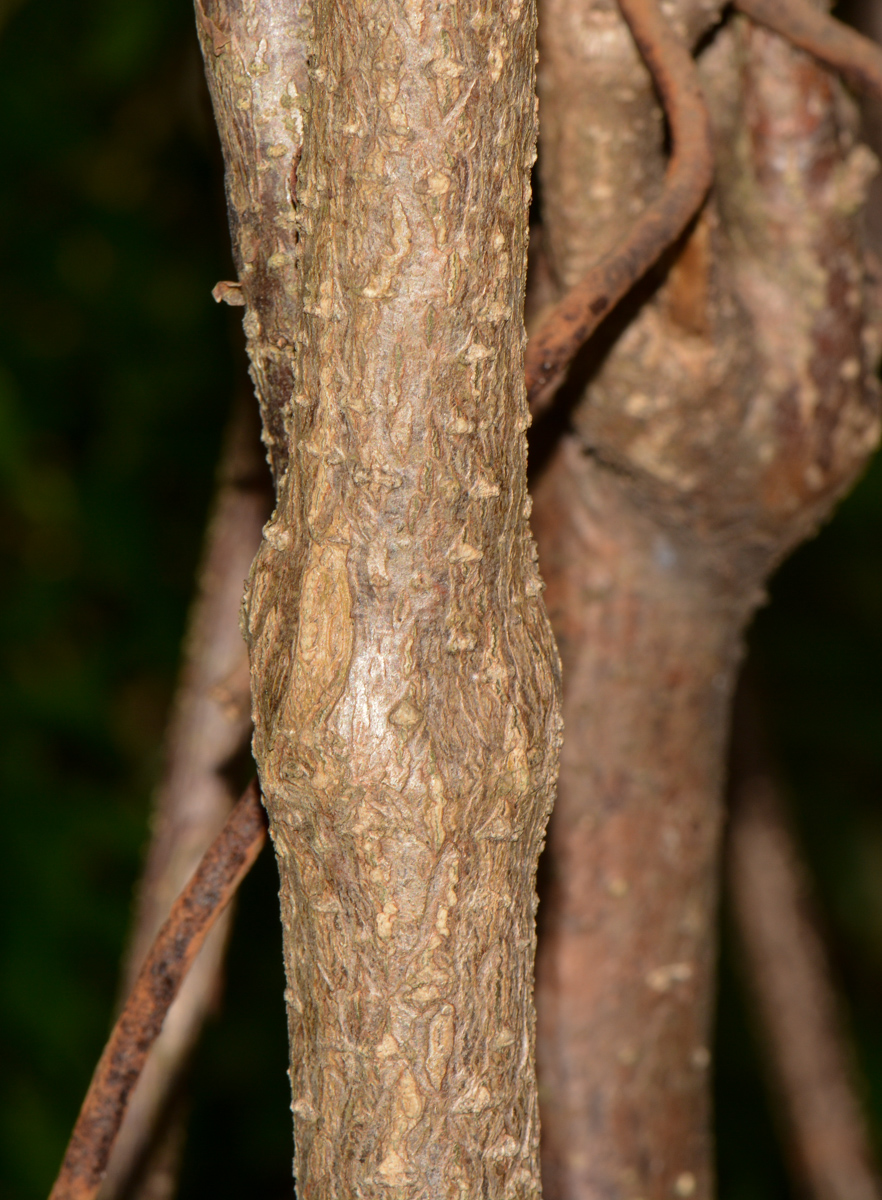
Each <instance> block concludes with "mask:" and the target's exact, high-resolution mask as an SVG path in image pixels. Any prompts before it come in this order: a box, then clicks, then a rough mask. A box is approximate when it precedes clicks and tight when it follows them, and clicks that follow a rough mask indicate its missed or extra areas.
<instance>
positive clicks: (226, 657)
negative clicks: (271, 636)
mask: <svg viewBox="0 0 882 1200" xmlns="http://www.w3.org/2000/svg"><path fill="white" fill-rule="evenodd" d="M269 485H270V481H269V473H268V471H267V469H266V464H265V462H264V456H263V453H262V449H261V446H260V438H259V425H258V421H257V414H256V412H255V411H254V405H253V403H252V402H251V399H250V397H246V396H245V395H244V393H243V394H241V395H240V396H239V397H237V401H236V403H235V405H234V409H233V413H232V417H231V420H230V424H229V428H228V430H227V434H226V438H225V444H224V449H223V453H222V456H221V462H220V466H219V469H218V478H217V490H216V493H215V497H214V502H213V511H212V516H211V519H210V522H209V526H208V530H207V533H206V536H205V544H204V549H203V555H202V562H201V565H200V569H199V574H198V583H197V588H196V598H195V601H194V603H193V606H192V609H191V612H190V618H189V621H188V631H187V637H186V639H185V643H184V650H183V660H182V666H181V673H180V678H179V680H178V685H177V689H176V693H175V698H174V702H173V704H172V712H171V717H170V720H169V724H168V729H167V731H166V736H165V748H164V755H163V768H162V775H161V778H160V780H159V784H158V786H157V789H156V793H155V796H154V801H153V814H152V819H151V826H152V834H151V840H150V846H149V849H148V852H147V856H146V863H145V867H144V874H143V878H142V880H141V883H140V886H139V889H138V900H137V904H136V909H135V914H134V918H133V925H132V931H131V934H130V939H129V947H128V952H127V954H126V962H125V968H124V977H123V987H122V989H121V991H122V994H121V997H120V1002H121V1003H122V1001H123V1000H124V999H125V997H126V996H127V995H128V993H129V992H130V991H131V989H132V986H133V985H134V982H135V979H136V978H137V975H138V971H139V970H140V968H141V965H142V963H143V961H144V958H145V957H146V955H147V953H148V952H149V950H150V946H151V944H152V942H153V940H154V939H155V937H156V934H157V932H158V931H159V929H160V927H161V925H162V923H163V921H164V920H165V919H166V918H167V917H168V914H169V911H170V909H171V906H172V904H173V903H174V900H175V897H176V896H177V895H178V893H179V892H180V890H181V888H182V887H183V886H184V884H185V883H186V882H187V880H188V879H189V878H190V876H191V875H192V873H193V871H194V870H195V869H196V867H197V866H198V864H199V861H200V859H201V857H202V855H203V854H204V853H205V851H206V849H207V848H208V846H209V845H210V844H211V841H212V839H213V838H214V837H215V835H216V834H217V832H218V830H219V829H220V828H221V826H222V825H223V823H224V821H225V820H226V818H227V817H228V816H229V814H230V810H231V809H232V807H233V805H234V804H235V802H236V797H237V789H236V790H234V785H233V784H232V782H231V780H230V778H229V767H230V764H231V762H233V761H234V760H235V759H236V757H237V755H239V754H241V753H242V752H243V751H244V750H245V748H246V746H247V741H248V735H249V730H250V725H251V721H250V702H249V701H250V695H249V679H248V652H247V648H246V645H245V640H244V638H243V637H242V633H241V630H240V629H239V607H240V604H241V600H242V589H243V581H244V579H245V577H246V575H247V574H248V568H249V566H250V565H251V561H252V559H253V558H254V555H255V554H256V553H257V549H258V546H259V545H260V534H261V528H262V526H263V523H264V522H265V521H266V519H267V517H268V516H269V513H270V509H271V499H270V491H271V489H270V486H269ZM229 915H230V914H227V916H226V917H224V919H223V920H220V921H218V923H217V925H216V927H215V929H214V931H213V932H212V934H211V936H210V937H209V938H208V939H207V942H206V945H205V946H204V947H203V950H202V952H201V953H200V955H199V958H198V960H197V961H196V962H194V964H193V968H192V970H191V971H190V972H189V973H188V976H187V980H186V983H185V984H184V985H183V986H182V988H181V991H180V993H179V994H178V997H177V1000H176V1001H175V1004H174V1006H173V1008H172V1010H171V1011H170V1013H169V1016H168V1019H167V1020H166V1021H165V1024H164V1026H163V1029H162V1033H161V1034H160V1036H159V1038H158V1040H157V1042H156V1045H155V1046H154V1048H153V1051H152V1052H151V1054H150V1057H149V1059H148V1061H147V1063H146V1064H145V1067H144V1070H143V1072H142V1074H141V1077H140V1079H139V1081H138V1086H137V1088H136V1089H135V1091H134V1093H133V1094H132V1096H131V1098H130V1101H129V1105H128V1109H127V1111H126V1115H125V1120H124V1121H123V1123H122V1126H121V1128H120V1131H119V1136H118V1137H117V1139H116V1142H115V1144H114V1148H113V1154H112V1155H111V1157H110V1160H109V1162H108V1165H107V1173H106V1175H105V1178H104V1182H103V1184H102V1187H101V1193H100V1200H124V1198H125V1200H139V1198H140V1197H148V1196H150V1195H152V1193H153V1190H154V1184H153V1176H154V1174H157V1175H159V1176H161V1177H163V1178H167V1176H168V1174H169V1172H170V1170H171V1169H172V1166H171V1157H170V1155H169V1153H168V1146H172V1145H179V1144H180V1145H182V1144H183V1139H182V1137H181V1136H180V1134H179V1133H178V1132H173V1131H172V1129H171V1127H170V1125H169V1122H170V1121H172V1123H174V1120H179V1121H183V1120H184V1119H185V1118H184V1114H185V1113H186V1105H183V1104H181V1103H180V1102H179V1099H178V1100H177V1101H176V1092H177V1090H178V1089H179V1087H180V1082H181V1078H182V1076H183V1074H184V1072H185V1071H186V1069H187V1064H188V1063H189V1061H190V1058H191V1056H192V1052H193V1049H194V1046H195V1044H196V1041H197V1039H198V1037H199V1034H200V1032H201V1029H202V1025H203V1022H204V1020H205V1017H206V1014H207V1013H208V1011H209V1010H210V1009H211V1007H212V1005H213V1004H215V1003H216V999H217V995H218V991H219V980H220V969H221V964H222V960H223V955H224V951H225V948H226V939H227V934H228V932H229ZM169 1106H171V1110H173V1111H174V1113H176V1114H177V1116H176V1117H175V1118H174V1119H172V1117H171V1115H170V1114H171V1110H170V1107H169ZM157 1137H159V1138H160V1142H159V1143H157V1140H156V1139H157Z"/></svg>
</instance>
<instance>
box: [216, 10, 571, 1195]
mask: <svg viewBox="0 0 882 1200" xmlns="http://www.w3.org/2000/svg"><path fill="white" fill-rule="evenodd" d="M278 8H279V10H280V11H279V13H276V12H274V11H273V5H272V4H271V3H269V2H268V0H259V2H258V3H252V4H248V5H247V6H246V5H244V3H243V0H238V3H229V4H222V3H220V2H218V0H206V3H200V4H199V5H198V7H197V17H198V21H199V26H200V32H201V37H202V42H203V51H204V54H205V57H206V64H207V68H208V75H209V81H210V84H211V87H212V94H213V98H214V103H215V110H216V113H217V117H218V125H219V128H220V131H221V136H222V140H223V142H224V149H225V155H226V160H227V178H228V197H229V201H230V206H231V224H232V228H233V235H234V245H235V249H236V256H237V266H238V269H239V280H238V284H234V285H232V291H233V292H235V293H236V295H235V296H234V297H230V295H229V293H230V290H231V289H229V288H228V289H227V292H228V298H235V299H241V300H242V301H244V303H245V304H246V306H247V312H246V317H245V328H246V333H247V335H248V338H249V352H250V354H251V360H252V374H253V377H254V379H255V383H256V386H257V390H258V393H259V397H260V402H261V407H262V411H263V413H264V421H265V438H266V440H267V442H268V446H269V449H270V452H271V457H272V461H273V464H274V468H275V471H276V480H277V492H278V496H277V501H278V503H277V509H276V512H275V514H274V516H273V519H272V521H271V522H270V524H269V525H268V526H267V528H266V530H265V535H264V542H263V545H262V547H261V550H260V553H259V555H258V557H257V560H256V561H255V564H254V567H253V570H252V574H251V578H250V582H249V589H248V596H247V600H246V620H247V628H248V637H249V641H250V646H251V663H252V688H253V697H254V719H255V741H254V748H255V755H256V758H257V761H258V766H259V770H260V777H261V782H262V786H263V790H264V795H265V799H266V804H267V808H268V810H269V813H270V818H271V826H272V834H273V840H274V843H275V847H276V852H277V855H278V860H279V868H280V872H281V879H282V920H283V925H284V931H285V956H286V966H287V975H288V990H287V993H286V999H287V1004H288V1014H289V1026H290V1037H291V1062H292V1069H291V1078H292V1087H293V1101H294V1102H293V1111H294V1115H295V1144H296V1158H295V1174H296V1177H297V1188H298V1194H299V1196H300V1197H301V1198H302V1200H318V1198H319V1197H321V1198H324V1197H352V1196H356V1195H359V1196H362V1197H374V1196H378V1197H379V1196H382V1197H396V1198H398V1197H401V1198H404V1197H432V1198H433V1200H434V1198H435V1197H438V1198H441V1197H449V1198H450V1200H459V1198H460V1197H462V1198H465V1197H469V1198H472V1197H474V1198H475V1200H477V1197H479V1196H485V1197H500V1198H501V1197H506V1198H511V1200H514V1198H515V1197H532V1196H538V1194H539V1182H538V1179H539V1172H538V1127H537V1108H536V1089H535V1080H534V1069H533V1037H534V1034H533V1026H534V1017H533V1008H532V987H533V984H532V979H533V957H534V946H535V933H534V908H535V901H534V875H535V866H536V859H537V856H538V853H539V848H540V845H541V842H542V838H543V833H544V827H545V822H546V819H547V815H548V811H549V807H550V804H551V796H552V790H553V785H554V776H555V771H556V765H557V753H558V747H559V741H560V716H559V701H558V689H559V683H558V666H557V658H556V652H555V649H554V645H553V641H552V638H551V634H550V631H549V626H548V623H547V620H546V616H545V611H544V607H543V605H542V601H541V598H540V590H541V589H540V583H539V579H538V576H537V571H536V565H535V554H534V547H533V543H532V540H531V537H530V533H529V527H528V523H527V518H528V512H529V500H528V497H527V492H526V444H525V431H526V427H527V423H528V418H527V412H526V405H525V396H524V387H523V380H522V375H523V349H524V332H523V322H522V307H523V283H524V270H525V250H526V236H527V210H528V201H529V173H530V167H531V164H532V161H533V157H534V149H533V147H534V139H535V119H534V99H533V86H534V81H533V71H534V58H535V49H534V47H535V14H534V10H533V6H532V5H531V4H530V3H529V2H525V3H521V2H520V0H509V2H508V3H502V2H501V0H483V2H482V0H467V2H463V3H445V4H443V5H439V4H436V3H430V2H428V0H425V2H423V0H399V2H397V3H396V2H393V0H374V2H369V3H353V2H347V3H336V2H334V0H318V2H316V3H314V4H312V5H311V6H307V5H305V4H304V5H302V6H301V8H300V10H299V12H297V11H296V10H295V8H294V6H292V5H291V4H290V3H288V4H285V5H282V4H279V5H278ZM283 9H284V12H283V13H282V11H281V10H283ZM301 137H302V146H301Z"/></svg>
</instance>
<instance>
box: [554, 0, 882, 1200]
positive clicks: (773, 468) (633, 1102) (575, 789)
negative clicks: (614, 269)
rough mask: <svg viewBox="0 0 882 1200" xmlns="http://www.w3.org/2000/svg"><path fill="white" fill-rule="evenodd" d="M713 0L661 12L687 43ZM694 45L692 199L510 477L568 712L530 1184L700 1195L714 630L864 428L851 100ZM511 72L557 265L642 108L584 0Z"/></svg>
mask: <svg viewBox="0 0 882 1200" xmlns="http://www.w3.org/2000/svg"><path fill="white" fill-rule="evenodd" d="M715 15H716V14H715V12H712V11H710V7H709V6H707V5H690V4H680V5H678V6H677V10H676V12H675V13H674V14H673V17H674V24H675V27H677V28H679V29H680V31H681V33H682V34H683V36H685V37H688V39H689V40H690V41H694V39H696V38H697V37H698V36H699V35H700V34H701V33H702V31H703V30H704V29H705V28H706V26H707V25H708V24H710V23H712V21H713V19H714V17H715ZM700 66H701V69H702V75H703V80H704V85H705V89H706V93H707V98H708V102H709V104H710V106H711V112H712V118H713V124H714V129H715V150H716V157H717V176H716V185H715V190H714V193H713V195H712V199H711V202H710V204H709V205H708V206H707V208H706V209H705V212H704V213H703V215H702V216H701V218H700V219H699V220H698V222H697V223H696V224H695V226H694V228H693V230H692V232H691V235H690V236H688V237H687V238H686V239H684V242H683V244H682V245H681V247H680V248H679V249H678V251H677V253H676V254H672V255H670V256H669V258H668V261H667V263H666V264H664V269H661V270H658V271H656V272H655V275H654V277H653V278H651V279H650V280H648V281H647V283H646V284H645V285H644V286H643V288H642V289H641V290H640V294H639V295H637V296H634V297H633V298H632V299H631V301H630V302H629V303H628V304H627V305H626V306H625V308H624V309H623V310H622V311H620V312H619V313H618V314H614V315H613V317H612V319H611V320H610V321H609V322H608V324H607V326H606V327H605V328H602V329H601V330H600V331H599V336H598V337H597V338H596V339H595V341H594V343H593V344H592V346H591V347H590V348H589V352H588V353H587V354H585V355H583V357H582V361H581V362H578V363H577V364H576V367H575V370H574V374H573V376H571V381H570V385H569V387H568V395H567V401H568V403H569V406H570V409H569V413H570V424H571V430H570V432H568V433H566V434H565V435H564V436H563V438H562V440H561V441H560V442H559V444H558V445H557V447H556V449H554V450H553V451H552V453H551V455H550V457H549V459H548V461H547V463H546V464H545V468H544V470H543V471H542V473H541V474H540V476H539V478H538V480H537V485H536V488H535V511H534V527H535V530H536V537H537V542H538V545H539V554H540V562H541V566H542V572H543V576H544V578H545V579H546V581H547V584H548V593H547V599H548V605H549V613H550V615H551V618H552V623H553V625H554V628H555V632H556V635H557V638H558V642H559V645H560V650H561V658H562V664H563V679H564V720H565V727H566V730H567V737H566V742H565V745H564V750H563V757H562V763H561V776H560V783H559V794H558V800H557V803H556V807H555V812H554V816H553V818H552V823H551V827H550V830H549V851H548V854H549V862H548V868H549V876H550V880H549V889H548V899H547V902H544V903H543V906H542V909H541V910H540V917H541V927H540V943H539V957H538V961H537V1008H538V1014H539V1018H538V1020H539V1024H538V1045H537V1059H538V1069H539V1077H540V1096H541V1108H542V1130H543V1180H544V1185H545V1194H546V1198H547V1200H598V1198H599V1197H604V1200H607V1198H609V1200H613V1198H614V1200H636V1198H637V1197H643V1198H645V1200H661V1198H662V1197H670V1196H672V1195H673V1196H677V1195H679V1196H696V1197H702V1198H704V1197H709V1196H710V1195H711V1194H712V1190H713V1181H712V1156H711V1145H710V1137H709V1128H708V1117H709V1071H708V1067H709V1057H710V1056H709V1052H708V1040H709V1034H710V1028H709V1026H710V1016H711V1000H712V990H713V974H714V957H715V933H714V927H715V918H716V912H715V910H716V893H717V886H718V884H717V876H718V857H719V834H720V828H721V818H722V813H721V806H720V791H721V784H722V777H723V760H724V756H725V749H726V740H727V727H728V711H729V700H730V695H731V691H732V687H733V682H734V677H735V671H736V667H737V663H738V660H739V657H740V654H741V638H742V632H743V629H744V626H745V624H746V622H747V620H748V618H749V615H750V613H751V611H752V610H753V608H754V607H755V606H756V604H757V603H758V602H759V601H760V600H761V598H762V590H761V589H762V584H763V581H764V579H765V578H766V576H767V575H768V573H769V571H770V570H771V569H772V567H773V566H774V565H775V564H776V563H777V562H778V561H779V560H780V559H781V557H782V556H783V555H784V554H785V553H786V552H787V550H788V549H789V548H791V547H792V546H793V545H794V544H795V543H796V542H798V541H799V540H800V539H802V538H804V537H806V536H807V535H808V534H809V533H810V532H811V531H812V530H813V529H814V528H816V526H817V524H818V522H819V521H820V520H822V519H823V517H824V516H825V515H826V514H827V513H828V512H829V510H830V508H831V506H832V504H833V503H834V501H835V499H836V498H837V497H838V496H839V495H840V494H841V493H842V492H843V490H844V489H845V488H846V487H847V486H848V485H849V484H850V483H851V481H852V480H853V479H854V477H855V474H856V473H857V471H858V470H859V469H860V468H861V466H862V465H863V464H864V462H865V461H866V459H867V456H868V455H869V454H870V452H871V451H872V449H873V448H874V446H875V444H876V440H877V436H878V416H877V402H876V395H875V392H874V390H873V385H872V383H871V379H870V376H871V373H872V370H873V367H874V365H875V350H874V346H873V345H872V344H871V341H872V339H869V340H868V339H867V337H866V336H865V334H866V331H867V325H866V311H865V290H864V282H865V281H864V274H865V270H864V258H863V250H862V244H861V236H860V220H859V218H860V207H861V203H862V199H863V196H864V193H865V188H866V184H867V181H868V178H869V176H870V175H871V173H872V168H873V163H872V156H870V155H869V154H868V152H867V151H865V150H864V149H863V148H861V147H859V146H857V145H856V144H855V141H854V115H853V112H852V111H851V106H850V104H849V102H848V101H847V99H846V98H845V96H844V93H843V92H842V90H841V88H840V87H839V85H838V84H836V83H835V82H834V80H833V79H832V78H831V77H830V76H829V75H828V74H827V73H826V72H825V71H823V70H822V69H820V68H819V67H817V66H816V65H815V64H814V63H812V62H811V61H810V60H809V59H807V58H806V57H805V56H804V55H802V54H800V53H797V52H795V51H793V50H791V49H790V48H789V47H787V46H786V45H785V44H784V43H782V42H781V41H780V40H778V39H777V38H776V37H774V36H773V35H770V34H767V33H765V32H762V31H759V30H756V29H753V28H751V27H750V26H749V25H748V24H747V23H746V22H744V21H743V20H735V21H729V22H728V23H727V24H726V25H725V26H724V27H723V28H722V29H720V30H719V31H718V32H717V33H716V34H715V36H714V37H713V39H712V41H711V43H710V45H709V46H708V47H707V48H706V49H705V50H704V51H703V53H702V55H701V58H700ZM539 96H540V120H541V127H542V135H543V140H542V143H541V147H540V155H541V157H540V169H541V178H542V186H543V193H542V197H543V223H544V229H543V234H544V245H545V246H546V247H547V248H548V255H549V259H550V263H549V267H550V279H551V284H552V285H554V283H555V282H556V286H557V288H558V289H560V288H563V287H565V286H566V285H568V284H571V283H572V282H573V281H574V280H575V279H577V278H578V277H579V276H580V275H581V274H582V273H583V272H584V271H585V270H586V268H587V267H588V266H590V264H591V262H592V261H593V260H594V259H596V258H598V257H600V255H602V254H603V253H604V252H605V251H606V250H607V249H608V247H609V246H610V245H611V244H613V243H614V242H615V240H617V239H618V238H620V237H621V235H622V233H623V231H624V230H625V229H626V227H627V223H628V221H630V220H632V219H633V216H634V214H635V212H636V211H637V210H639V208H640V206H642V205H643V204H645V203H646V202H647V200H648V199H650V198H651V197H652V196H653V195H654V194H655V193H656V190H657V188H658V186H659V183H660V180H661V178H662V173H663V169H664V154H663V126H662V123H661V120H660V114H659V112H658V110H657V108H656V106H655V102H654V100H653V97H652V93H651V88H650V83H649V79H648V76H647V74H646V72H645V71H644V69H643V68H642V67H641V65H640V63H639V62H638V60H637V57H636V53H635V51H634V49H633V47H631V46H630V45H629V43H628V39H627V33H626V31H625V30H624V27H623V25H622V24H621V22H620V18H619V17H618V15H617V13H616V12H615V9H614V7H613V6H612V5H609V4H606V3H599V2H598V3H592V4H588V5H581V4H573V3H571V2H569V0H545V3H544V7H543V8H542V10H541V14H540V74H539ZM551 292H552V295H551V296H550V297H549V298H550V299H553V298H554V288H553V286H551ZM539 303H541V301H539Z"/></svg>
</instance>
